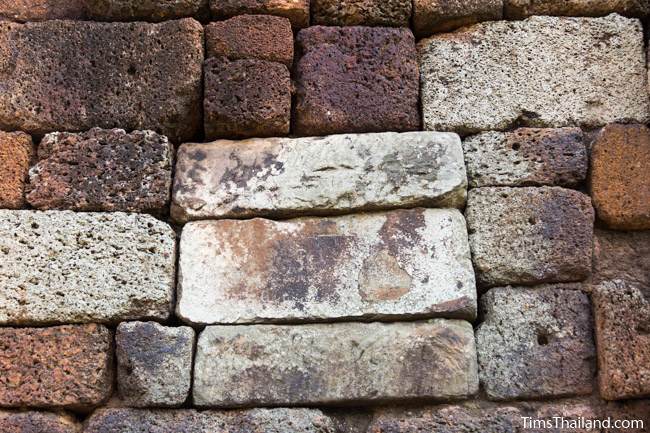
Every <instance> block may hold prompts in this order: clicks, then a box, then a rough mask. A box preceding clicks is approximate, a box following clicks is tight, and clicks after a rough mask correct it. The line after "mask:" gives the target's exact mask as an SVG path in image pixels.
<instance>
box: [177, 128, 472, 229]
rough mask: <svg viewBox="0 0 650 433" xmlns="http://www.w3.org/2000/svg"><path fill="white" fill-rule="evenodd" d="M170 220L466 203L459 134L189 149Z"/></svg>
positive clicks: (183, 154) (182, 153)
mask: <svg viewBox="0 0 650 433" xmlns="http://www.w3.org/2000/svg"><path fill="white" fill-rule="evenodd" d="M177 156H178V162H177V164H176V176H175V180H174V192H173V203H172V208H171V213H172V217H174V219H176V220H177V221H183V222H184V221H188V220H191V219H200V218H215V217H216V218H224V217H226V218H231V217H237V218H241V217H244V218H248V217H253V216H276V217H277V216H293V215H300V214H312V215H313V214H314V213H317V214H336V213H344V212H347V213H349V212H352V211H360V210H380V209H390V208H397V207H414V206H426V207H455V208H460V207H462V206H464V205H465V199H466V195H467V192H466V188H467V177H466V175H465V164H464V161H463V150H462V148H461V144H460V140H459V138H458V136H456V135H455V134H448V133H437V132H407V133H394V132H386V133H374V134H360V135H333V136H328V137H314V138H311V137H310V138H298V139H290V138H269V139H251V140H246V141H216V142H214V143H203V144H184V145H182V146H181V148H180V150H179V151H178V155H177Z"/></svg>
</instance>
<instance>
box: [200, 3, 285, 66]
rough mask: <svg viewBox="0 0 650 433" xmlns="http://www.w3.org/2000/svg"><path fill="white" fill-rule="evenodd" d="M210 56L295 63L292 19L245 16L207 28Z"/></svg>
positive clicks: (207, 43)
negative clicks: (290, 20)
mask: <svg viewBox="0 0 650 433" xmlns="http://www.w3.org/2000/svg"><path fill="white" fill-rule="evenodd" d="M205 44H206V50H207V56H208V57H227V58H229V59H231V60H238V59H258V60H267V61H270V62H279V63H284V64H285V65H287V67H291V65H292V64H293V32H292V31H291V23H290V22H289V20H288V19H286V18H282V17H274V16H270V15H241V16H237V17H233V18H230V19H228V20H226V21H218V22H215V23H210V24H208V25H207V26H206V27H205Z"/></svg>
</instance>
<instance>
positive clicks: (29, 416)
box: [0, 411, 81, 433]
mask: <svg viewBox="0 0 650 433" xmlns="http://www.w3.org/2000/svg"><path fill="white" fill-rule="evenodd" d="M0 431H2V432H5V433H80V432H81V426H80V425H79V424H78V423H77V422H76V421H75V420H74V419H72V418H71V417H69V416H65V415H55V414H53V413H47V412H6V411H0Z"/></svg>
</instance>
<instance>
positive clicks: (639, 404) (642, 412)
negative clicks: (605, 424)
mask: <svg viewBox="0 0 650 433" xmlns="http://www.w3.org/2000/svg"><path fill="white" fill-rule="evenodd" d="M603 414H604V416H611V417H612V419H622V420H640V421H643V428H629V429H623V428H620V429H619V428H605V429H603V431H602V433H650V400H638V401H634V400H629V401H622V402H608V403H607V406H606V407H605V409H604V411H603ZM599 433H600V432H599Z"/></svg>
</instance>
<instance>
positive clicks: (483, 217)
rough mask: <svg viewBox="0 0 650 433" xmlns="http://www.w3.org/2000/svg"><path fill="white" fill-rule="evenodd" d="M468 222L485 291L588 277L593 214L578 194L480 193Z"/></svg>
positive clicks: (472, 194) (473, 194) (470, 202)
mask: <svg viewBox="0 0 650 433" xmlns="http://www.w3.org/2000/svg"><path fill="white" fill-rule="evenodd" d="M465 218H466V219H467V227H468V232H469V243H470V247H471V249H472V260H473V262H474V270H475V271H476V278H477V281H478V283H479V285H480V286H482V287H492V286H498V285H507V284H523V285H530V284H538V283H548V282H570V281H581V280H584V279H585V278H587V277H588V276H589V274H590V271H591V249H592V237H593V223H594V211H593V208H592V207H591V201H590V200H589V197H588V196H586V195H584V194H582V193H580V192H578V191H573V190H569V189H564V188H559V187H540V188H534V187H523V188H509V187H486V188H476V189H472V190H470V191H469V194H468V199H467V208H466V210H465Z"/></svg>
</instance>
